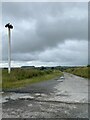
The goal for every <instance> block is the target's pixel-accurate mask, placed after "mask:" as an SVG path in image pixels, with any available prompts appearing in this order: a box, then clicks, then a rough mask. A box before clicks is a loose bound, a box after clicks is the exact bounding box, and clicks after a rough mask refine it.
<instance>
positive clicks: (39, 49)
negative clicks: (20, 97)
mask: <svg viewBox="0 0 90 120" xmlns="http://www.w3.org/2000/svg"><path fill="white" fill-rule="evenodd" d="M2 21H3V26H4V25H5V24H6V23H7V22H11V23H12V24H13V25H14V29H13V30H12V59H13V60H17V61H18V60H21V61H33V60H39V61H42V62H43V61H44V62H45V61H46V62H50V61H51V62H55V61H56V62H59V61H60V62H61V63H63V62H67V64H68V63H70V62H72V64H79V63H80V60H81V59H79V58H78V57H80V56H81V58H83V62H82V64H85V62H86V63H87V55H86V53H87V49H86V48H87V41H88V4H87V3H59V2H58V3H57V2H56V3H53V2H52V3H50V2H47V3H40V2H38V3H27V2H21V3H18V2H14V3H3V4H2ZM5 32H6V31H4V33H2V38H3V43H2V45H3V59H4V60H6V59H7V47H8V46H7V44H8V43H7V35H6V33H5ZM72 41H76V42H75V46H74V44H73V45H72ZM66 43H67V44H66ZM81 43H82V44H81ZM83 43H84V44H85V47H86V48H85V47H84V49H83ZM68 44H71V45H70V46H69V47H68V48H67V46H68ZM58 46H59V47H58ZM60 46H63V48H64V51H63V48H62V47H60ZM72 46H73V49H74V50H72V49H71V48H72ZM76 46H77V47H76ZM56 48H57V49H58V50H56ZM67 49H68V51H69V53H67ZM50 50H51V51H52V52H51V51H50ZM77 51H78V52H77ZM73 53H74V56H73V57H71V56H72V55H73ZM67 54H68V55H67ZM83 56H85V57H86V59H84V57H83ZM75 58H76V59H77V60H76V61H77V62H76V63H75Z"/></svg>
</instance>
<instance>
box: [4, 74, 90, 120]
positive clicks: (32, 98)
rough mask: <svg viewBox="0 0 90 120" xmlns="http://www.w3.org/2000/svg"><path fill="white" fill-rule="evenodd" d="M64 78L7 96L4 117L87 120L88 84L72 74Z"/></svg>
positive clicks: (7, 94) (12, 91) (15, 91)
mask: <svg viewBox="0 0 90 120" xmlns="http://www.w3.org/2000/svg"><path fill="white" fill-rule="evenodd" d="M64 77H65V79H60V78H58V79H55V80H49V81H44V82H40V83H35V84H32V85H28V86H27V87H24V88H19V89H13V90H9V91H8V92H4V93H3V98H2V102H3V104H2V108H3V109H2V117H3V118H54V119H55V118H60V119H62V120H63V119H64V118H88V116H89V115H88V105H89V103H88V80H87V79H85V78H81V77H78V76H75V75H72V74H69V73H64ZM3 120H4V119H3Z"/></svg>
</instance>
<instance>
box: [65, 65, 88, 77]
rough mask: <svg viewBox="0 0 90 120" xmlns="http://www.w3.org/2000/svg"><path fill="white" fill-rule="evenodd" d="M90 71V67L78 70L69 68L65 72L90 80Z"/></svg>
mask: <svg viewBox="0 0 90 120" xmlns="http://www.w3.org/2000/svg"><path fill="white" fill-rule="evenodd" d="M89 70H90V67H77V68H69V69H67V70H65V72H68V73H71V74H74V75H77V76H80V77H84V78H90V76H89Z"/></svg>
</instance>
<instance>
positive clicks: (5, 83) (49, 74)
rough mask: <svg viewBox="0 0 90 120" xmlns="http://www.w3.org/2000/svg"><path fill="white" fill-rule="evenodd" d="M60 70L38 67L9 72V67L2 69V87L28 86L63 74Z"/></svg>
mask: <svg viewBox="0 0 90 120" xmlns="http://www.w3.org/2000/svg"><path fill="white" fill-rule="evenodd" d="M62 75H63V73H62V72H60V71H59V70H37V69H21V68H17V69H16V68H15V69H12V71H11V74H8V72H7V69H3V70H2V89H3V90H4V89H12V88H19V87H23V86H26V85H28V84H32V83H36V82H41V81H45V80H51V79H54V78H56V77H59V76H62Z"/></svg>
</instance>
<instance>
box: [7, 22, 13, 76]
mask: <svg viewBox="0 0 90 120" xmlns="http://www.w3.org/2000/svg"><path fill="white" fill-rule="evenodd" d="M5 27H8V73H9V74H10V72H11V34H10V29H13V26H12V25H11V24H10V23H8V24H6V25H5Z"/></svg>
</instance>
